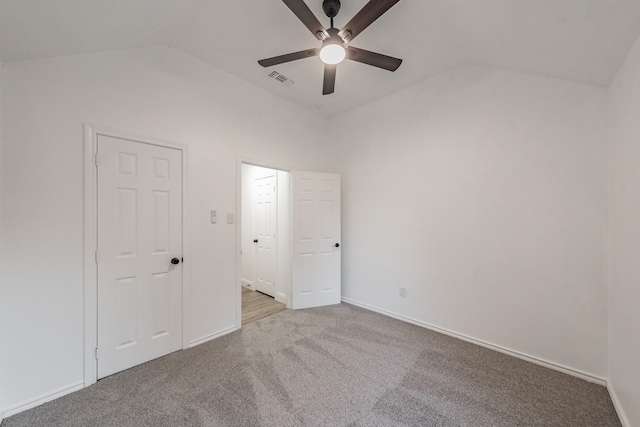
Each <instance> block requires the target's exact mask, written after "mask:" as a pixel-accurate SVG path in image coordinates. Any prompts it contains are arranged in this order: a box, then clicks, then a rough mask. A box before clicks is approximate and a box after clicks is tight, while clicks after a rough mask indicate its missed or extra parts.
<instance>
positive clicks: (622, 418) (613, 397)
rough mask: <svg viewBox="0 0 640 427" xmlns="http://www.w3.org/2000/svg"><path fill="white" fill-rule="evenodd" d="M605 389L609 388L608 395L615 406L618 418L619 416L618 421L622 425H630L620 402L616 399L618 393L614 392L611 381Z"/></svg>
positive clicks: (624, 426) (623, 426)
mask: <svg viewBox="0 0 640 427" xmlns="http://www.w3.org/2000/svg"><path fill="white" fill-rule="evenodd" d="M607 390H609V396H611V401H612V402H613V407H614V408H616V413H617V414H618V418H620V423H621V424H622V427H631V423H630V422H629V419H628V418H627V414H625V412H624V409H622V404H621V403H620V400H619V399H618V394H617V393H616V391H615V389H614V388H613V385H612V384H611V383H607Z"/></svg>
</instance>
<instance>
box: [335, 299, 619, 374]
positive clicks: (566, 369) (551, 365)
mask: <svg viewBox="0 0 640 427" xmlns="http://www.w3.org/2000/svg"><path fill="white" fill-rule="evenodd" d="M342 301H343V302H346V303H347V304H351V305H355V306H358V307H361V308H364V309H367V310H371V311H375V312H376V313H380V314H383V315H385V316H388V317H393V318H394V319H398V320H402V321H404V322H407V323H411V324H413V325H417V326H421V327H423V328H426V329H430V330H432V331H435V332H439V333H441V334H445V335H449V336H451V337H454V338H458V339H461V340H463V341H467V342H470V343H472V344H476V345H479V346H481V347H485V348H488V349H490V350H495V351H499V352H500V353H504V354H507V355H509V356H513V357H517V358H518V359H522V360H526V361H527V362H531V363H535V364H536V365H540V366H544V367H546V368H550V369H553V370H556V371H560V372H563V373H565V374H568V375H571V376H574V377H578V378H582V379H583V380H587V381H589V382H592V383H596V384H600V385H603V386H606V385H607V380H606V379H604V378H601V377H598V376H595V375H592V374H589V373H586V372H582V371H580V370H577V369H573V368H569V367H567V366H563V365H560V364H557V363H554V362H550V361H548V360H544V359H540V358H538V357H535V356H530V355H528V354H525V353H521V352H519V351H515V350H511V349H508V348H506V347H502V346H499V345H496V344H492V343H490V342H487V341H483V340H480V339H477V338H472V337H469V336H467V335H464V334H460V333H457V332H453V331H450V330H448V329H445V328H441V327H439V326H435V325H431V324H429V323H425V322H422V321H420V320H416V319H412V318H410V317H407V316H403V315H401V314H397V313H393V312H391V311H388V310H384V309H381V308H378V307H374V306H371V305H369V304H365V303H361V302H358V301H354V300H352V299H350V298H344V297H343V298H342Z"/></svg>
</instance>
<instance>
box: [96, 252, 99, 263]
mask: <svg viewBox="0 0 640 427" xmlns="http://www.w3.org/2000/svg"><path fill="white" fill-rule="evenodd" d="M98 261H100V252H98V250H97V249H96V264H97V263H98Z"/></svg>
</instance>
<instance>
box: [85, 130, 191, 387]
mask: <svg viewBox="0 0 640 427" xmlns="http://www.w3.org/2000/svg"><path fill="white" fill-rule="evenodd" d="M185 153H186V148H185V147H184V146H180V145H176V144H172V143H168V142H163V141H157V140H151V139H148V138H143V137H138V136H132V135H128V134H125V133H122V132H117V131H113V130H107V129H100V128H97V127H94V126H90V125H86V126H85V155H84V158H85V174H84V184H85V185H84V194H85V198H84V199H85V200H84V211H85V212H84V230H85V232H84V243H85V245H84V261H85V262H84V267H85V269H84V270H85V271H84V294H85V317H84V321H85V346H84V347H85V353H84V361H85V363H84V365H85V366H84V379H85V386H88V385H90V384H93V383H95V382H96V381H97V380H98V379H99V378H103V377H105V376H108V375H111V374H112V373H115V372H118V371H120V370H123V369H127V368H129V367H131V366H135V365H137V364H140V363H144V362H146V361H149V360H151V359H155V358H157V357H160V356H163V355H165V354H168V353H171V352H173V351H176V350H179V349H181V348H184V347H185V345H187V344H185V341H186V340H187V339H186V338H185V337H188V333H186V332H185V328H186V325H185V322H184V321H183V316H185V315H188V313H189V304H188V303H187V301H188V300H187V299H185V298H183V295H184V294H185V293H188V290H189V289H188V279H187V269H186V266H185V265H184V264H183V259H184V258H183V257H185V256H187V254H186V248H185V245H184V237H185V236H184V223H183V221H184V218H186V217H187V215H186V207H185V203H184V194H185V192H186V188H185V179H184V178H185V174H186V164H185V158H186V156H185Z"/></svg>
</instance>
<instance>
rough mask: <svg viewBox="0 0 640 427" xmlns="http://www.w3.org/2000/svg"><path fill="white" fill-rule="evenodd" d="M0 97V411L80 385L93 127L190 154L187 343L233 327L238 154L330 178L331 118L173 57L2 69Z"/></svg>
mask: <svg viewBox="0 0 640 427" xmlns="http://www.w3.org/2000/svg"><path fill="white" fill-rule="evenodd" d="M3 88H4V98H3V105H4V106H5V121H4V123H5V129H4V135H5V140H4V166H3V174H4V178H5V182H4V198H5V203H4V209H3V212H2V217H3V219H4V225H5V227H4V234H3V245H4V252H3V258H2V262H3V264H2V265H3V267H2V272H1V280H2V299H1V300H0V311H1V316H2V317H1V318H0V326H1V328H2V329H1V331H0V334H1V337H2V341H1V342H2V349H1V350H0V358H1V359H0V360H1V361H2V363H1V364H0V378H1V379H2V387H0V411H5V412H6V411H9V410H11V411H15V410H18V409H20V408H24V407H25V406H24V405H28V404H29V403H30V402H33V401H34V399H37V398H40V397H43V398H46V397H47V396H49V395H51V394H52V393H55V392H57V391H63V392H64V391H65V390H69V389H70V388H73V387H76V386H78V385H79V384H81V382H82V379H83V324H84V323H83V322H84V321H83V280H82V278H83V276H82V274H83V273H82V269H83V252H82V233H83V230H82V223H83V210H82V207H83V200H82V197H83V191H82V183H83V170H82V165H83V124H84V123H86V122H88V123H92V124H96V125H100V126H105V127H111V128H114V129H117V130H122V131H125V132H130V133H133V134H139V135H142V136H148V137H151V138H153V137H155V138H161V139H163V140H169V141H174V142H176V143H181V144H185V145H188V147H189V155H188V161H187V167H188V180H189V194H188V209H189V217H188V224H189V225H188V227H189V236H188V238H189V249H190V252H189V253H190V257H189V259H186V260H185V261H186V263H187V264H188V265H189V267H190V269H191V298H192V299H191V322H190V325H189V326H190V335H191V336H190V337H189V338H190V339H191V340H192V341H196V340H199V339H206V338H207V337H211V336H212V335H215V334H216V333H218V332H220V331H224V330H226V329H228V328H232V327H234V326H235V325H236V307H237V304H236V302H237V300H236V296H237V294H238V292H237V283H238V280H239V278H238V277H236V256H237V254H238V253H239V248H237V245H236V229H235V225H228V224H227V223H226V214H227V213H228V212H234V211H235V209H236V190H237V187H236V176H237V175H236V168H237V158H238V156H243V157H250V158H252V159H256V160H259V161H264V162H265V163H270V164H282V165H285V166H290V167H292V168H311V169H322V168H323V159H324V155H323V151H322V150H321V144H320V142H321V137H322V136H323V135H322V131H323V129H324V126H325V120H324V119H321V118H319V117H318V116H316V115H314V114H312V113H310V112H307V111H305V110H302V109H300V108H298V107H295V106H293V105H291V104H289V103H286V102H284V101H282V100H280V99H279V98H276V97H274V96H272V95H270V94H268V93H266V92H264V91H261V90H259V89H257V88H255V87H253V86H250V85H248V84H246V83H244V82H242V81H240V80H238V79H236V78H233V77H231V76H229V75H227V74H224V73H222V72H220V71H217V70H216V69H213V68H211V67H210V66H207V65H205V64H203V63H201V62H199V61H196V60H194V59H193V58H191V57H189V56H187V55H184V54H181V53H179V52H177V51H174V50H172V49H169V48H154V49H145V50H133V51H124V52H111V53H100V54H92V55H82V56H71V57H64V58H56V59H49V60H40V61H30V62H20V63H10V64H5V67H4V76H3ZM7 107H9V108H7ZM212 208H217V209H218V215H219V218H220V219H225V220H224V221H223V220H220V221H218V224H216V225H212V224H211V223H210V213H209V211H210V209H212ZM230 302H232V303H230Z"/></svg>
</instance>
